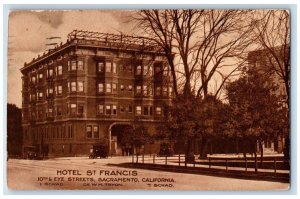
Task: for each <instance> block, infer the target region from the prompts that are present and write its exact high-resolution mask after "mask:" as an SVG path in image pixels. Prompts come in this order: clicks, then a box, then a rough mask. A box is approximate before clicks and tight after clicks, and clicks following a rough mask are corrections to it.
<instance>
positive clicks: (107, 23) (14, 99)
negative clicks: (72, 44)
mask: <svg viewBox="0 0 300 199" xmlns="http://www.w3.org/2000/svg"><path fill="white" fill-rule="evenodd" d="M131 14H132V11H125V10H110V11H108V10H107V11H105V10H101V11H99V10H94V11H93V10H91V11H82V10H77V11H74V10H72V11H12V12H10V14H9V27H8V34H9V38H8V57H7V59H8V68H7V102H8V103H13V104H16V105H17V106H18V107H21V106H22V94H21V90H22V79H21V77H22V74H21V72H20V69H21V68H22V67H23V66H24V62H27V63H28V62H30V61H31V60H32V59H33V58H36V57H37V55H38V54H42V53H43V52H44V51H45V50H46V49H47V46H46V44H47V42H48V43H49V40H48V41H47V39H46V38H47V37H51V36H52V37H53V36H55V37H61V41H63V42H65V41H66V39H67V34H68V33H70V32H71V31H72V30H74V29H78V30H89V31H98V32H104V33H119V32H123V33H125V34H134V32H135V31H134V29H133V28H134V25H132V24H131V23H129V20H130V15H131ZM125 24H126V25H125Z"/></svg>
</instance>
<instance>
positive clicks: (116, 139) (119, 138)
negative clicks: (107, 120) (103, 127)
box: [110, 123, 133, 156]
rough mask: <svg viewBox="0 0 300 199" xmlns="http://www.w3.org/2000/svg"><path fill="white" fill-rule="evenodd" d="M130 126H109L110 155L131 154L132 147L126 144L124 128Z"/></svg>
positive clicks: (129, 125)
mask: <svg viewBox="0 0 300 199" xmlns="http://www.w3.org/2000/svg"><path fill="white" fill-rule="evenodd" d="M128 127H132V125H131V124H122V123H121V124H118V123H117V124H113V125H112V126H111V128H110V153H111V155H123V156H127V155H131V154H132V152H133V149H132V147H131V146H129V145H128V144H126V133H125V129H126V128H128Z"/></svg>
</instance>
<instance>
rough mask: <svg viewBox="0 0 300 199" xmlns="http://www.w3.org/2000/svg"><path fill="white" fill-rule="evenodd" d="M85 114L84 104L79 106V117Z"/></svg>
mask: <svg viewBox="0 0 300 199" xmlns="http://www.w3.org/2000/svg"><path fill="white" fill-rule="evenodd" d="M83 113H84V105H83V104H79V105H78V114H79V115H83Z"/></svg>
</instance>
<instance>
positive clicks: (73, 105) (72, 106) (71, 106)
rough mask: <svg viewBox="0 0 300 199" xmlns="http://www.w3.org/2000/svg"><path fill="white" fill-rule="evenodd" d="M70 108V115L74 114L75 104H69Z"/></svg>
mask: <svg viewBox="0 0 300 199" xmlns="http://www.w3.org/2000/svg"><path fill="white" fill-rule="evenodd" d="M70 108H71V114H76V108H77V104H71V105H70Z"/></svg>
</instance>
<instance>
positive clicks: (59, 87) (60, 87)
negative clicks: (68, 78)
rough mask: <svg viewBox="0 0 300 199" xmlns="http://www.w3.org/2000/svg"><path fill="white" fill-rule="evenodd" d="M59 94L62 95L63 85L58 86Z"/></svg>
mask: <svg viewBox="0 0 300 199" xmlns="http://www.w3.org/2000/svg"><path fill="white" fill-rule="evenodd" d="M57 94H58V95H61V94H62V85H58V86H57Z"/></svg>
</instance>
